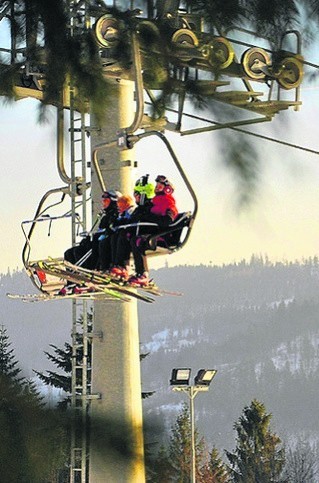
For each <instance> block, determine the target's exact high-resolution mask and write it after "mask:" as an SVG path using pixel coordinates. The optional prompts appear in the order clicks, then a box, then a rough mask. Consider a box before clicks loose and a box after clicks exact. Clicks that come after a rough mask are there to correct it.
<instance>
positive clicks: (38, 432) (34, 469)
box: [0, 325, 66, 483]
mask: <svg viewBox="0 0 319 483" xmlns="http://www.w3.org/2000/svg"><path fill="white" fill-rule="evenodd" d="M10 346H11V343H10V342H9V337H8V335H7V331H6V328H5V327H4V326H3V325H2V326H1V327H0V434H1V445H0V468H1V475H0V480H1V481H3V482H19V483H29V482H32V483H43V482H44V481H47V476H48V475H49V474H50V473H52V472H55V471H56V469H57V468H59V466H61V465H62V464H64V462H65V460H66V457H65V441H66V426H65V422H62V421H61V420H60V418H59V416H58V415H57V414H55V413H54V412H52V411H49V410H47V409H45V408H44V405H43V402H42V397H41V395H40V394H39V392H38V390H37V388H36V386H35V384H34V382H32V381H28V380H26V379H25V378H23V377H19V375H20V372H21V369H19V367H18V361H16V360H15V357H14V351H13V349H10Z"/></svg>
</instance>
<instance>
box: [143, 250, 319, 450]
mask: <svg viewBox="0 0 319 483" xmlns="http://www.w3.org/2000/svg"><path fill="white" fill-rule="evenodd" d="M155 279H156V281H157V283H158V284H159V285H160V286H162V287H163V288H170V289H172V288H174V289H176V290H181V291H182V292H183V293H184V296H183V297H180V298H178V297H174V298H168V297H165V298H162V299H161V300H160V301H159V302H157V304H156V308H155V310H154V307H149V306H142V307H141V310H140V311H141V341H142V351H144V352H149V356H148V357H147V358H146V359H145V361H144V362H143V364H142V374H143V377H142V380H143V388H144V390H155V391H156V394H155V395H154V396H152V397H151V398H150V399H148V400H146V401H145V406H144V407H145V414H147V415H148V416H149V417H155V416H156V417H158V418H159V420H160V421H164V422H165V423H166V425H167V426H170V424H172V422H173V421H174V418H175V417H176V413H177V411H178V409H179V405H180V404H181V403H182V402H183V401H187V399H186V397H187V396H186V395H182V394H179V393H172V392H171V389H170V388H169V378H170V374H171V369H172V368H174V367H191V368H192V369H193V376H195V375H196V372H197V370H198V369H200V368H215V369H217V370H218V373H217V376H216V378H215V380H214V381H213V383H212V385H211V389H210V391H209V392H208V393H205V394H199V395H198V396H197V398H196V402H195V409H196V415H197V420H198V421H197V424H198V427H199V429H200V430H201V432H202V433H203V434H204V435H205V437H206V438H207V440H208V441H209V442H210V443H211V444H213V443H215V444H216V445H217V446H218V447H220V448H225V447H226V448H227V449H231V448H232V447H233V446H234V444H235V443H234V431H233V429H232V427H233V423H234V422H235V421H236V420H237V419H238V417H239V415H240V413H241V411H242V409H243V407H244V406H245V405H248V404H249V403H250V401H251V400H252V399H253V398H255V397H256V398H258V399H260V400H262V401H263V402H264V403H265V404H266V408H267V410H268V411H269V412H272V413H273V424H274V427H275V429H276V431H278V432H279V434H280V435H281V436H282V437H283V438H289V437H293V436H298V437H300V435H301V434H304V435H305V437H307V438H310V439H311V440H313V439H315V440H317V439H318V438H319V422H318V419H317V418H316V417H315V416H314V415H315V414H316V412H317V405H318V400H319V384H318V382H319V381H318V379H319V371H318V366H319V267H318V260H317V259H316V258H315V259H311V260H305V261H303V262H301V263H299V262H296V263H277V264H275V265H273V264H271V263H269V262H268V261H267V260H266V261H264V260H263V259H262V258H258V257H253V258H252V260H251V261H250V262H245V261H243V262H242V263H239V264H234V265H227V266H223V267H210V266H196V267H192V266H181V267H175V268H174V269H162V270H159V271H157V272H156V274H155Z"/></svg>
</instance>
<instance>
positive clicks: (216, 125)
mask: <svg viewBox="0 0 319 483" xmlns="http://www.w3.org/2000/svg"><path fill="white" fill-rule="evenodd" d="M146 104H149V105H150V104H151V103H150V102H146ZM166 110H167V111H170V112H174V113H176V114H177V113H178V111H177V110H176V109H172V108H169V107H167V108H166ZM183 115H184V116H185V117H188V118H190V119H195V120H197V121H203V122H207V123H209V124H213V125H214V127H213V128H210V129H209V130H210V131H215V130H219V129H231V130H232V131H237V132H241V133H243V134H247V135H249V136H253V137H257V138H260V139H264V140H265V141H271V142H273V143H277V144H282V145H284V146H288V147H290V148H294V149H299V150H301V151H306V152H308V153H311V154H319V151H316V150H315V149H311V148H307V147H306V146H300V145H298V144H293V143H289V142H288V141H282V140H281V139H276V138H272V137H270V136H264V135H263V134H258V133H254V132H251V131H247V130H246V129H241V128H239V127H235V126H231V125H227V124H224V123H219V122H218V121H214V120H212V119H208V118H205V117H202V116H196V115H195V114H189V113H184V114H183ZM203 129H205V128H203ZM188 134H189V133H188V131H185V132H181V133H180V135H181V136H186V135H188Z"/></svg>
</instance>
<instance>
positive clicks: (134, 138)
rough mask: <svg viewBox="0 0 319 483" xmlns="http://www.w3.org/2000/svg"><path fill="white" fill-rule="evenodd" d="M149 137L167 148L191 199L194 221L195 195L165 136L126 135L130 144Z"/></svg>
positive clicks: (158, 133)
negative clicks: (152, 137)
mask: <svg viewBox="0 0 319 483" xmlns="http://www.w3.org/2000/svg"><path fill="white" fill-rule="evenodd" d="M149 136H157V137H158V138H160V139H161V141H163V143H164V144H165V146H166V147H167V149H168V151H169V153H170V155H171V157H172V159H173V161H174V164H175V166H176V168H177V170H178V172H179V174H180V175H181V177H182V179H183V181H184V183H185V185H186V186H187V189H188V191H189V193H190V195H191V197H192V199H193V203H194V210H193V215H192V219H193V220H194V219H195V217H196V215H197V211H198V201H197V197H196V194H195V191H194V190H193V188H192V185H191V184H190V182H189V181H188V178H187V176H186V174H185V172H184V170H183V168H182V166H181V164H180V162H179V161H178V159H177V156H176V154H175V152H174V150H173V148H172V146H171V144H170V142H169V141H168V139H167V138H166V136H165V135H164V134H163V133H162V132H159V131H146V132H144V133H141V134H132V135H128V140H129V142H131V143H132V144H135V143H136V142H138V141H139V140H140V139H143V138H145V137H149Z"/></svg>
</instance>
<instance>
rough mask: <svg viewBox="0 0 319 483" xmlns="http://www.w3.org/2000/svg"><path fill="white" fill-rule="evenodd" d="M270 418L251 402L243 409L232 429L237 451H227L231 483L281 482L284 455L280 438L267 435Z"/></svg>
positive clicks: (257, 404) (260, 407)
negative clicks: (234, 434) (234, 433)
mask: <svg viewBox="0 0 319 483" xmlns="http://www.w3.org/2000/svg"><path fill="white" fill-rule="evenodd" d="M270 420H271V414H269V413H266V409H265V406H264V404H263V403H261V402H259V401H257V400H256V399H254V400H253V401H252V402H251V404H250V406H248V407H245V408H244V410H243V413H242V415H241V416H240V418H239V420H238V421H237V422H236V423H235V425H234V429H235V430H236V432H237V438H236V443H237V444H236V449H235V451H234V452H233V453H231V452H228V451H226V455H227V458H228V460H229V462H230V474H231V481H233V482H235V483H256V482H258V483H271V482H280V481H281V479H280V477H281V474H282V470H283V467H284V464H285V453H284V449H283V448H282V447H281V440H280V438H279V437H278V436H277V435H276V434H275V433H272V432H271V431H270V428H269V425H270Z"/></svg>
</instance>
